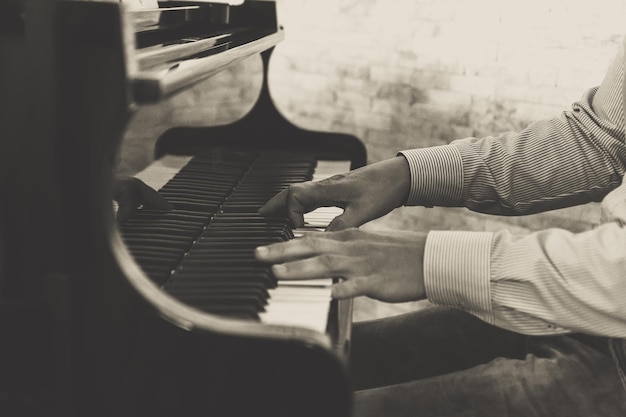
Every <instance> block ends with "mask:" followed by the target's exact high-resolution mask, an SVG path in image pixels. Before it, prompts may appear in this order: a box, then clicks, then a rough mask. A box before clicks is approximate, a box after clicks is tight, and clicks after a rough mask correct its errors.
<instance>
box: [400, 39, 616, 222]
mask: <svg viewBox="0 0 626 417" xmlns="http://www.w3.org/2000/svg"><path fill="white" fill-rule="evenodd" d="M623 61H624V53H623V46H622V47H621V48H620V50H619V53H618V55H617V57H616V59H615V60H614V61H613V63H612V65H611V66H610V68H609V71H608V72H607V75H606V77H605V79H604V80H603V82H602V84H601V86H600V87H596V88H592V89H590V90H589V91H587V92H586V93H585V95H584V96H583V98H582V99H581V100H579V101H578V102H576V103H574V104H573V105H572V108H571V109H570V110H568V111H564V112H563V113H562V114H561V115H559V116H557V117H554V118H551V119H547V120H543V121H539V122H536V123H534V124H532V125H530V126H528V127H527V128H526V129H524V130H523V131H521V132H519V133H512V132H509V133H504V134H502V135H499V136H489V137H485V138H481V139H478V138H466V139H461V140H457V141H455V142H452V143H451V144H449V145H443V146H435V147H431V148H424V149H417V150H408V151H402V152H401V154H402V155H403V156H404V157H405V158H406V159H407V161H408V162H409V166H410V169H411V181H412V183H411V192H410V194H409V199H408V201H407V205H424V206H435V205H438V206H448V207H452V206H464V207H468V208H470V209H471V210H475V211H479V212H483V213H490V214H504V215H522V214H531V213H537V212H541V211H545V210H553V209H557V208H562V207H567V206H572V205H578V204H583V203H587V202H590V201H601V200H602V198H603V197H604V196H605V195H606V194H607V193H608V192H610V191H611V190H612V189H614V188H616V187H617V186H618V185H619V184H620V182H621V179H622V176H623V175H624V172H625V171H626V146H625V144H624V112H623V103H622V82H623V78H624V65H623Z"/></svg>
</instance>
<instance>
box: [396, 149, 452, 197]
mask: <svg viewBox="0 0 626 417" xmlns="http://www.w3.org/2000/svg"><path fill="white" fill-rule="evenodd" d="M398 155H402V156H404V157H405V158H406V160H407V162H408V163H409V168H410V170H411V190H410V192H409V198H408V200H407V202H406V204H405V205H407V206H426V207H432V206H445V207H456V206H459V205H460V204H461V199H462V193H463V160H462V159H461V153H460V151H459V149H458V148H457V147H456V146H454V145H441V146H433V147H430V148H422V149H412V150H406V151H401V152H398Z"/></svg>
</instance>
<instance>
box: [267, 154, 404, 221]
mask: <svg viewBox="0 0 626 417" xmlns="http://www.w3.org/2000/svg"><path fill="white" fill-rule="evenodd" d="M410 188H411V174H410V170H409V164H408V162H407V161H406V159H405V158H404V157H403V156H398V157H396V158H392V159H388V160H385V161H382V162H378V163H375V164H372V165H368V166H365V167H362V168H359V169H356V170H354V171H350V172H348V173H346V174H341V175H335V176H333V177H330V178H327V179H325V180H321V181H316V182H311V181H308V182H304V183H300V184H294V185H292V186H290V187H289V188H288V189H286V190H284V191H282V192H280V193H279V194H277V195H276V196H274V197H273V198H272V199H271V200H270V201H268V202H267V203H266V204H265V205H264V206H263V207H262V208H261V209H260V210H259V213H260V214H262V215H264V216H280V215H283V216H287V217H288V218H289V220H290V221H291V222H292V224H293V226H294V227H302V226H304V217H303V215H304V213H308V212H309V211H312V210H315V209H316V208H318V207H326V206H336V207H341V208H343V209H344V212H343V214H342V215H340V216H337V217H336V218H335V219H334V220H333V221H332V222H331V223H330V224H329V225H328V228H327V230H329V231H336V230H343V229H347V228H349V227H358V226H360V225H362V224H364V223H367V222H368V221H370V220H374V219H377V218H379V217H381V216H384V215H385V214H387V213H389V212H390V211H391V210H393V209H395V208H396V207H400V206H401V205H403V204H404V203H405V202H406V200H407V198H408V195H409V190H410Z"/></svg>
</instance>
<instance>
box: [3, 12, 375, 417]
mask: <svg viewBox="0 0 626 417" xmlns="http://www.w3.org/2000/svg"><path fill="white" fill-rule="evenodd" d="M134 3H137V1H135V2H134ZM136 5H137V4H135V5H134V6H136ZM158 5H159V8H156V9H155V8H151V9H137V8H136V7H130V6H128V5H126V6H125V5H123V4H120V3H117V2H89V1H64V0H57V1H51V0H8V1H5V2H3V3H2V5H1V6H0V16H3V17H2V20H3V21H5V22H8V23H10V24H6V25H2V27H0V56H2V65H1V66H0V71H1V72H0V75H1V77H0V80H1V81H0V82H1V83H2V88H1V89H0V90H1V91H2V94H0V102H1V103H2V107H1V108H0V117H1V119H0V129H1V130H0V131H1V132H2V142H1V143H2V148H1V149H0V155H1V156H0V157H1V158H2V160H1V161H0V166H1V167H2V168H1V169H2V170H3V172H2V176H0V181H1V183H2V191H3V196H2V202H1V203H0V285H1V287H0V326H1V327H0V332H1V334H2V336H1V340H2V341H1V343H0V414H1V415H16V416H17V415H50V416H56V415H63V416H96V415H102V416H159V415H164V416H165V415H167V416H173V415H180V416H248V415H259V416H285V417H286V416H290V417H291V416H346V415H349V413H350V402H351V397H350V396H351V387H350V383H349V377H348V375H347V373H346V362H347V359H348V352H349V333H350V316H351V305H350V304H349V303H348V304H337V303H336V302H331V301H330V300H329V291H328V285H329V282H328V280H324V281H315V282H311V283H307V284H305V285H304V286H302V287H297V286H282V285H280V286H277V283H276V282H275V280H274V278H273V277H272V276H271V274H270V273H269V271H268V269H267V268H266V267H265V266H263V265H259V264H257V263H256V262H255V261H254V259H253V258H252V250H253V248H254V247H256V246H258V245H261V244H265V243H268V242H272V241H278V240H285V239H290V238H292V237H293V236H294V231H293V230H292V229H291V228H290V225H289V223H288V221H287V220H286V219H280V218H275V219H265V218H261V217H259V216H258V215H257V214H256V210H257V209H258V208H259V207H260V206H261V205H262V204H263V203H264V202H265V200H266V199H268V198H269V197H270V196H271V195H273V194H275V193H276V192H278V191H279V190H280V189H283V188H284V187H287V186H288V185H289V184H290V183H293V182H297V181H303V180H307V179H310V178H312V177H314V176H316V177H319V176H320V175H322V176H324V175H332V174H333V173H334V172H335V171H337V170H339V171H341V170H343V169H347V168H348V167H351V168H355V167H358V166H361V165H363V164H365V161H366V155H365V150H364V147H363V145H362V144H361V142H360V141H358V139H356V138H354V137H352V136H349V135H344V134H333V133H321V132H312V131H308V130H303V129H300V128H297V127H295V126H294V125H292V124H291V123H290V122H288V121H287V120H285V119H284V118H283V117H282V116H281V115H280V113H279V112H278V111H277V110H276V109H275V107H274V105H273V103H272V100H271V97H270V94H269V89H268V85H267V69H268V62H269V59H270V55H271V53H272V50H273V47H274V45H276V44H277V43H278V42H279V41H281V40H282V39H283V29H282V27H281V26H280V25H279V24H278V22H277V20H276V4H275V3H274V2H272V1H252V0H250V1H245V2H243V1H242V2H235V1H233V2H230V4H229V3H228V2H226V1H215V2H206V1H185V2H173V1H169V2H159V3H158ZM257 54H260V55H261V58H262V60H263V64H264V81H263V85H262V89H261V92H260V96H259V99H258V101H257V103H256V105H255V107H254V108H253V109H252V110H251V111H250V112H249V113H248V114H247V115H246V116H244V117H243V118H242V119H240V120H238V121H236V122H235V123H232V124H230V125H224V126H214V127H206V128H185V127H173V128H172V129H170V130H169V131H167V132H166V133H165V134H164V135H163V136H162V137H160V138H159V139H158V141H157V144H156V147H155V162H154V164H153V165H151V166H150V167H148V168H147V169H146V170H145V171H143V172H142V173H140V174H139V176H140V178H142V179H143V180H144V181H145V182H147V183H148V184H150V185H151V186H153V187H155V188H156V189H159V190H160V191H159V192H160V193H162V194H163V195H164V196H165V197H167V198H168V200H170V201H171V202H172V203H173V205H174V207H175V208H174V210H172V211H170V212H155V211H149V210H139V211H138V212H137V214H136V215H134V216H133V217H131V218H130V219H128V220H127V221H126V222H124V223H123V224H122V225H120V227H119V229H118V227H117V226H116V223H115V220H114V217H113V213H112V210H111V200H110V197H111V195H112V190H111V185H112V181H111V180H112V172H113V169H114V166H113V165H114V160H115V158H116V154H117V153H118V152H119V147H120V145H121V144H120V141H121V138H122V134H123V132H124V130H125V127H126V125H127V123H128V120H129V118H130V117H132V113H133V110H134V109H135V108H137V107H138V106H141V105H142V104H144V103H151V102H158V101H160V100H163V99H165V98H167V97H169V96H170V95H172V94H175V93H176V92H178V91H180V90H182V89H185V88H189V87H191V86H193V85H194V84H196V83H197V82H198V81H201V80H203V79H205V78H207V77H210V76H211V75H213V74H215V73H217V72H219V71H221V70H224V69H226V68H228V67H229V66H230V65H232V64H234V63H237V62H239V61H240V60H242V59H245V58H247V57H249V56H253V55H257ZM332 215H333V214H332V213H331V214H330V216H332ZM315 216H317V217H315ZM308 220H309V221H310V226H311V228H313V229H315V228H316V227H323V225H324V224H325V222H327V221H328V220H329V215H328V214H327V213H316V214H315V213H314V214H313V217H308ZM295 233H296V234H297V233H299V231H295ZM320 300H321V301H320ZM307 307H313V310H309V309H308V308H307ZM320 314H321V315H320Z"/></svg>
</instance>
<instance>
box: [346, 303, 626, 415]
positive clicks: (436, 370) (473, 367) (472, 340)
mask: <svg viewBox="0 0 626 417" xmlns="http://www.w3.org/2000/svg"><path fill="white" fill-rule="evenodd" d="M606 340H607V339H606V338H595V337H592V336H586V335H577V334H572V335H558V336H525V335H521V334H518V333H514V332H511V331H507V330H504V329H500V328H497V327H494V326H491V325H489V324H487V323H485V322H483V321H481V320H479V319H477V318H475V317H474V316H472V315H470V314H468V313H465V312H463V311H460V310H454V309H447V308H442V307H432V308H426V309H423V310H419V311H416V312H411V313H408V314H404V315H400V316H395V317H389V318H384V319H379V320H372V321H367V322H357V323H355V324H354V325H353V336H352V351H351V357H350V372H351V375H352V379H353V383H354V387H355V393H354V407H353V409H354V412H353V417H369V416H375V417H384V416H389V417H403V416H412V417H435V416H441V417H443V416H446V417H452V416H454V417H522V416H523V417H539V416H541V417H624V416H626V390H625V389H624V387H623V385H622V384H621V381H620V379H619V375H618V372H617V368H616V367H615V364H614V362H613V359H612V357H611V355H610V353H609V352H608V349H607V344H606V343H604V342H606Z"/></svg>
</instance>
